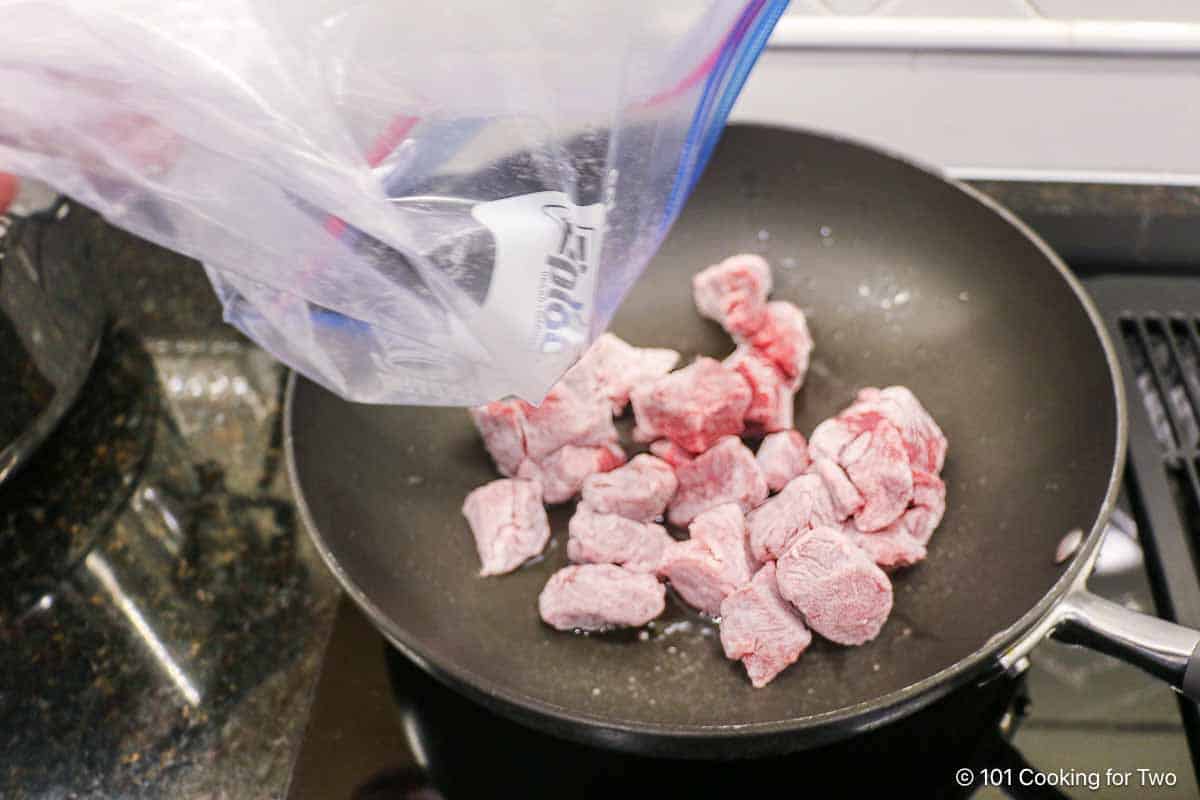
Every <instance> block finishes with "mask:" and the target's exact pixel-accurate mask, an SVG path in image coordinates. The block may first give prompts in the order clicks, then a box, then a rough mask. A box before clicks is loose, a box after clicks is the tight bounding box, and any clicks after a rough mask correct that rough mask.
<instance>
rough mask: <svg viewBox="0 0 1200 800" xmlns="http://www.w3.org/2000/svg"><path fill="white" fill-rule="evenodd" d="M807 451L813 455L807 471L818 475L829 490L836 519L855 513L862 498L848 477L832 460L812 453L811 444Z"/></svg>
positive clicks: (860, 506)
mask: <svg viewBox="0 0 1200 800" xmlns="http://www.w3.org/2000/svg"><path fill="white" fill-rule="evenodd" d="M808 452H809V454H810V455H812V457H813V462H812V466H811V467H809V471H810V472H812V473H814V474H816V475H818V476H820V478H821V480H822V481H824V482H825V488H826V489H827V490H828V491H829V497H830V499H831V500H832V501H833V509H834V511H835V513H836V514H837V518H838V520H843V519H846V518H847V517H849V516H851V515H853V514H855V513H857V512H858V510H859V509H860V508H862V505H863V498H862V495H861V494H859V493H858V489H855V488H854V484H853V483H851V482H850V479H849V478H848V477H846V473H845V471H844V470H842V468H841V467H839V466H838V465H837V464H836V463H834V461H833V460H831V459H828V458H825V457H824V456H819V455H817V454H816V453H814V452H813V449H812V445H811V444H810V445H809V449H808Z"/></svg>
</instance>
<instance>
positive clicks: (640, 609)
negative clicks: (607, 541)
mask: <svg viewBox="0 0 1200 800" xmlns="http://www.w3.org/2000/svg"><path fill="white" fill-rule="evenodd" d="M665 607H666V590H665V589H664V588H663V585H662V584H661V583H659V582H658V581H657V580H656V579H655V577H654V576H653V575H647V574H646V573H643V572H633V571H632V570H628V569H625V568H624V567H618V566H616V565H615V564H578V565H575V566H570V567H563V568H562V569H560V570H559V571H558V572H556V573H554V574H553V575H551V576H550V580H548V581H547V582H546V586H545V588H544V589H542V593H541V594H540V595H539V596H538V613H539V614H541V617H542V621H544V622H545V623H546V624H547V625H550V626H552V627H554V628H558V629H559V630H560V631H570V630H584V631H601V630H607V629H609V628H625V627H637V626H639V625H645V624H646V623H647V622H649V621H650V620H652V619H654V618H655V617H657V616H658V615H659V614H661V613H662V612H663V609H664V608H665Z"/></svg>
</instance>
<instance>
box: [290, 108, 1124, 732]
mask: <svg viewBox="0 0 1200 800" xmlns="http://www.w3.org/2000/svg"><path fill="white" fill-rule="evenodd" d="M730 127H733V128H737V129H759V130H766V131H778V132H785V133H799V134H802V135H807V136H815V137H820V138H824V139H828V140H831V141H834V142H837V143H840V144H845V145H849V146H851V147H856V148H860V149H863V150H867V151H870V152H873V153H876V154H879V155H883V156H885V157H887V158H890V159H892V160H894V161H898V162H900V163H903V164H905V165H907V166H909V167H910V168H912V169H915V170H917V171H919V172H923V173H925V174H927V175H929V176H930V177H932V178H934V179H935V180H939V181H941V182H943V183H946V184H948V185H950V186H953V187H955V188H956V189H958V190H959V191H961V192H963V193H964V194H965V195H967V196H968V197H970V198H971V199H973V200H975V201H976V202H979V203H980V204H982V205H983V206H984V207H986V208H987V209H989V210H990V211H991V212H993V213H994V214H996V215H997V216H999V217H1000V218H1001V219H1002V220H1004V221H1005V222H1007V223H1008V224H1009V225H1010V226H1012V227H1013V228H1014V229H1015V230H1016V231H1017V232H1018V233H1020V234H1021V235H1023V236H1024V237H1025V238H1026V239H1027V240H1029V241H1030V242H1031V243H1032V244H1033V245H1034V246H1035V247H1037V249H1038V250H1039V252H1041V254H1042V255H1043V257H1044V258H1045V259H1046V260H1047V261H1048V262H1049V264H1050V265H1051V266H1052V267H1053V268H1054V269H1055V270H1056V271H1057V273H1058V275H1059V277H1060V278H1061V279H1062V280H1063V281H1064V282H1065V283H1066V284H1067V286H1068V287H1069V288H1070V289H1071V291H1072V292H1073V293H1074V294H1075V296H1076V298H1077V299H1078V300H1079V302H1080V303H1081V304H1082V306H1083V309H1084V312H1085V314H1086V315H1087V317H1088V320H1089V321H1090V322H1091V323H1092V328H1093V331H1094V333H1095V335H1096V337H1097V340H1098V341H1099V344H1100V347H1101V349H1102V351H1103V352H1104V357H1105V360H1106V362H1107V363H1108V368H1109V377H1110V379H1111V384H1112V389H1113V394H1114V400H1115V411H1116V419H1115V420H1114V422H1115V423H1116V441H1115V447H1114V452H1113V457H1112V460H1113V465H1112V469H1111V471H1110V474H1109V480H1108V487H1107V489H1106V491H1105V494H1104V497H1103V500H1102V502H1101V504H1100V507H1099V510H1098V512H1097V516H1096V519H1095V521H1094V522H1093V524H1092V527H1091V530H1090V531H1089V533H1088V535H1087V537H1086V538H1085V540H1084V543H1083V545H1082V546H1081V547H1080V548H1079V550H1078V551H1077V553H1076V554H1075V556H1074V558H1073V559H1072V561H1071V563H1070V564H1069V565H1068V566H1067V567H1066V568H1065V569H1064V570H1063V572H1062V574H1061V575H1059V577H1058V579H1057V580H1056V581H1055V583H1054V585H1053V586H1051V587H1050V589H1049V590H1047V592H1046V593H1045V594H1044V595H1043V596H1042V598H1041V599H1040V600H1039V601H1038V602H1037V603H1036V604H1035V605H1034V606H1032V607H1031V608H1030V609H1029V610H1028V611H1027V612H1025V614H1023V615H1022V616H1021V617H1020V618H1019V619H1017V620H1016V621H1015V622H1014V623H1012V624H1011V625H1009V626H1008V627H1007V628H1004V629H1002V630H1000V631H998V632H996V633H995V634H993V635H992V636H991V637H990V638H989V639H988V640H987V641H986V642H985V643H984V644H983V645H982V646H981V647H980V648H979V649H978V650H976V651H975V652H974V653H972V654H970V655H968V656H966V657H964V658H963V659H961V660H959V661H958V662H956V663H954V664H952V665H950V666H948V667H946V668H944V669H942V670H939V671H938V672H935V673H933V674H932V675H929V676H926V677H925V678H922V679H921V680H919V681H917V682H915V683H912V684H909V685H908V686H905V687H903V688H901V689H897V690H895V691H893V692H889V693H888V694H886V695H882V696H880V697H876V698H874V699H872V700H868V701H864V702H862V703H856V704H854V705H851V706H845V707H843V708H839V709H835V710H832V711H827V712H823V713H820V714H812V715H808V716H803V717H793V718H788V719H777V720H772V721H769V722H751V723H729V724H709V725H701V724H697V725H666V724H659V723H648V722H641V721H635V720H626V719H619V718H613V717H601V716H597V715H594V714H589V713H585V712H581V711H576V710H572V709H569V708H566V707H564V706H561V705H558V704H555V703H550V702H547V701H545V700H543V699H540V698H537V697H533V696H530V695H527V694H524V693H522V692H517V691H513V690H512V689H508V688H505V687H503V686H500V685H499V684H498V683H497V682H496V681H494V680H492V679H490V678H487V677H484V676H481V675H479V674H477V673H476V672H474V671H472V670H469V669H465V668H463V667H461V666H460V665H457V664H454V663H453V662H452V661H448V660H446V659H442V658H440V657H438V656H437V654H436V652H433V653H431V652H428V650H429V648H427V647H425V646H423V645H421V644H420V643H417V642H415V641H411V638H412V637H410V636H409V635H408V634H407V633H406V632H405V631H404V630H403V629H402V628H401V627H400V626H399V625H397V624H395V623H394V621H393V620H392V619H391V618H390V616H389V615H388V614H387V613H385V612H384V611H383V610H382V609H380V608H379V607H378V606H377V605H375V604H374V603H373V602H372V601H371V600H370V598H369V597H367V595H366V593H365V592H363V591H362V589H361V588H360V587H359V586H358V584H357V583H355V581H354V580H353V579H352V578H351V576H350V575H349V574H348V573H347V572H346V571H345V570H344V569H343V568H342V566H341V564H340V563H339V562H338V560H337V557H336V556H335V555H334V554H333V552H332V551H331V550H330V548H329V546H328V544H327V542H326V541H325V538H324V536H323V534H322V533H321V531H320V529H319V528H318V527H317V526H316V524H315V522H314V520H313V518H312V515H311V512H310V510H309V508H308V503H307V501H306V499H305V497H304V493H303V491H302V488H301V484H300V479H299V473H298V470H297V468H296V459H295V446H294V435H293V432H294V424H293V412H294V405H295V403H294V398H295V394H296V388H297V385H298V382H299V375H298V373H297V372H296V371H295V370H292V371H291V373H290V375H289V378H288V385H287V389H286V394H285V398H284V418H283V425H284V437H283V438H284V454H285V463H286V466H287V472H288V479H289V481H290V482H291V485H292V490H293V494H294V496H295V500H296V506H297V509H298V511H299V514H300V518H301V521H302V522H303V523H304V527H305V528H306V529H307V531H308V534H309V536H310V538H311V539H312V541H313V544H314V545H315V546H316V549H317V552H318V553H319V554H320V555H321V558H322V560H323V561H324V562H325V564H326V566H327V567H328V568H329V569H330V571H331V572H332V573H333V574H334V576H335V577H336V578H337V580H338V582H339V583H340V584H341V586H342V588H343V590H344V591H345V592H346V593H347V594H348V595H349V596H350V597H351V599H353V600H354V602H355V603H356V604H357V605H358V606H359V607H360V608H361V609H362V610H363V611H364V612H365V613H366V614H367V616H368V618H369V619H370V620H371V621H372V623H373V624H374V625H375V626H376V628H378V629H379V630H380V632H381V633H383V635H384V636H385V637H386V638H387V640H388V641H389V642H390V643H391V644H392V645H393V646H395V647H397V648H398V649H399V650H401V652H402V653H403V654H404V655H405V656H406V657H408V658H409V659H411V660H412V661H413V662H414V663H416V664H417V665H418V666H419V667H421V668H422V669H423V670H425V671H426V672H428V673H429V674H431V675H433V676H434V677H436V678H438V679H439V680H442V681H443V682H447V683H450V684H452V685H453V686H454V688H456V689H459V690H465V691H466V693H467V694H469V695H470V696H471V697H473V698H474V699H476V700H480V701H483V702H485V703H486V704H487V705H489V706H492V707H494V708H497V709H499V710H501V711H502V712H504V713H508V714H509V715H510V716H517V717H518V718H521V719H529V718H542V719H547V718H548V719H549V720H550V721H552V722H554V723H555V728H556V729H557V730H559V731H562V730H563V729H564V728H565V729H568V730H569V729H570V728H571V727H573V726H587V728H589V729H590V731H589V736H588V737H586V739H585V740H587V741H592V742H599V743H603V744H605V745H608V746H613V747H620V746H621V741H622V739H623V738H624V737H649V738H654V739H658V740H662V741H668V740H682V741H687V740H693V741H695V740H709V739H714V738H720V739H724V740H732V739H739V740H741V739H755V738H763V737H769V736H778V735H780V734H797V733H806V732H814V731H818V730H823V729H829V730H831V731H832V730H833V729H835V728H837V733H832V734H831V735H829V736H826V737H821V738H820V741H830V740H833V739H837V738H842V737H843V736H847V735H851V734H855V733H860V732H864V731H866V730H869V729H872V728H875V727H878V726H880V725H883V724H886V723H887V722H889V721H892V720H894V719H897V718H899V717H902V716H905V715H906V714H907V713H909V712H911V711H913V710H916V708H917V707H919V706H923V705H926V704H928V703H930V702H933V701H934V700H936V699H937V698H939V697H941V696H943V695H945V694H947V693H948V692H950V691H952V690H953V689H955V688H957V687H959V686H961V685H962V684H964V683H966V682H967V681H968V680H970V679H971V678H972V677H973V676H975V675H978V674H980V673H981V672H983V671H985V670H986V669H987V668H988V667H989V666H992V667H995V668H997V669H998V668H1000V666H1001V662H1000V659H999V658H998V656H999V655H1000V654H1001V653H1002V652H1003V651H1006V650H1008V649H1011V648H1013V647H1014V646H1016V645H1018V644H1020V643H1026V644H1028V642H1027V641H1026V640H1027V638H1028V637H1029V636H1030V635H1031V632H1032V635H1033V636H1037V637H1040V636H1041V635H1042V632H1041V631H1040V627H1039V623H1040V622H1041V621H1042V620H1044V619H1045V618H1046V617H1047V616H1048V615H1049V614H1050V613H1051V611H1052V609H1053V607H1054V606H1055V605H1056V604H1057V603H1058V601H1059V600H1060V599H1061V598H1062V597H1063V596H1064V595H1065V594H1066V593H1067V591H1069V590H1070V589H1071V587H1072V586H1073V585H1074V584H1075V583H1076V581H1077V580H1082V579H1084V578H1086V570H1088V569H1089V568H1090V566H1091V564H1092V562H1093V561H1094V558H1093V555H1094V553H1095V551H1096V550H1097V548H1098V547H1099V545H1100V541H1101V539H1102V533H1103V530H1104V528H1105V525H1106V523H1107V521H1108V518H1109V516H1110V514H1111V513H1112V510H1113V508H1114V507H1115V506H1116V502H1117V496H1118V494H1119V493H1120V487H1121V479H1122V475H1123V473H1124V467H1125V452H1126V447H1127V441H1128V415H1127V409H1126V396H1125V388H1124V382H1123V379H1122V375H1121V371H1120V370H1121V368H1120V362H1119V360H1118V357H1117V352H1116V347H1115V345H1114V344H1113V342H1112V338H1111V337H1110V336H1109V334H1108V331H1107V328H1106V327H1105V323H1104V320H1103V318H1102V317H1101V315H1100V312H1099V311H1098V309H1097V308H1096V307H1095V304H1094V303H1093V301H1092V299H1091V297H1090V296H1089V295H1088V294H1087V291H1086V289H1084V287H1083V284H1082V283H1081V282H1080V281H1079V279H1078V278H1077V277H1076V276H1075V275H1074V274H1072V273H1071V271H1070V270H1069V269H1068V268H1067V266H1066V264H1065V263H1064V262H1063V261H1062V259H1061V258H1060V257H1059V255H1058V254H1057V253H1055V252H1054V251H1053V250H1052V249H1051V248H1050V247H1049V245H1047V244H1046V243H1045V242H1044V241H1043V240H1042V239H1041V237H1040V236H1038V235H1037V233H1035V232H1034V231H1033V230H1032V229H1031V228H1030V227H1029V226H1028V225H1026V224H1025V223H1024V222H1023V221H1022V220H1021V219H1019V218H1018V217H1017V216H1016V215H1015V214H1014V213H1013V212H1012V211H1010V210H1009V209H1007V208H1005V207H1004V206H1003V205H1001V204H1000V203H999V202H997V201H996V200H995V199H993V198H991V197H989V196H987V195H985V194H983V193H982V192H980V191H979V190H977V189H975V188H973V187H971V186H968V185H967V184H965V183H963V182H961V181H959V180H956V179H954V178H951V177H949V176H947V175H946V174H945V172H944V170H942V169H940V168H937V167H933V166H931V165H927V164H924V163H922V162H920V161H919V160H916V159H913V158H911V157H909V156H905V155H899V154H897V153H895V152H893V151H891V150H889V149H887V148H885V147H880V146H878V145H876V144H868V143H865V142H862V141H859V140H856V139H853V138H851V137H845V136H841V135H837V134H831V133H828V132H824V131H817V130H813V129H806V128H799V127H791V126H780V125H757V124H736V125H732V126H730ZM574 738H577V739H578V738H584V737H574ZM813 743H814V744H815V743H817V741H816V737H814V742H813ZM772 749H776V750H788V749H791V750H795V749H801V746H793V747H790V748H788V747H785V748H772Z"/></svg>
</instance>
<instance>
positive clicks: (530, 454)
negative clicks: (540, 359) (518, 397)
mask: <svg viewBox="0 0 1200 800" xmlns="http://www.w3.org/2000/svg"><path fill="white" fill-rule="evenodd" d="M521 407H522V410H523V411H524V413H525V421H524V424H523V426H522V430H523V431H524V434H525V457H526V458H530V459H533V460H534V461H537V462H541V461H542V460H543V459H544V458H545V457H546V456H548V455H550V454H551V453H553V452H554V451H555V450H558V449H559V448H560V447H563V446H565V445H568V444H572V445H576V446H579V447H584V446H587V445H603V444H608V443H609V442H615V441H617V429H616V427H615V426H614V425H613V421H612V404H611V403H610V402H609V400H608V398H607V397H606V396H605V395H604V393H603V392H602V391H600V387H599V385H598V383H597V382H596V379H595V377H594V376H592V375H590V374H589V373H587V372H586V371H569V372H568V373H567V374H566V375H565V376H564V377H563V379H562V380H560V381H559V382H558V383H556V384H554V387H553V388H551V389H550V393H549V394H547V395H546V397H545V399H544V400H542V404H541V405H540V406H537V407H536V408H535V407H534V406H532V405H530V404H529V403H525V402H524V401H521Z"/></svg>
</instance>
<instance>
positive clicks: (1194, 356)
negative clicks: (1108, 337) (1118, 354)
mask: <svg viewBox="0 0 1200 800" xmlns="http://www.w3.org/2000/svg"><path fill="white" fill-rule="evenodd" d="M1120 330H1121V334H1122V338H1123V339H1124V343H1125V347H1126V352H1127V354H1128V358H1129V364H1130V366H1131V368H1132V370H1133V378H1134V383H1135V385H1136V387H1137V390H1138V395H1139V396H1140V399H1141V403H1142V409H1143V410H1144V412H1145V414H1146V419H1147V421H1148V423H1149V425H1150V429H1151V430H1152V431H1153V433H1154V438H1155V440H1157V442H1158V444H1159V446H1160V447H1161V448H1162V453H1163V467H1164V469H1165V474H1166V478H1167V481H1168V483H1169V487H1170V490H1171V496H1172V498H1173V499H1174V501H1175V503H1174V505H1175V506H1176V507H1177V508H1178V509H1179V511H1180V517H1181V521H1182V523H1183V524H1184V526H1185V527H1186V528H1187V529H1188V532H1189V534H1190V538H1191V540H1192V542H1193V544H1196V543H1200V463H1198V456H1200V452H1198V446H1200V425H1198V424H1197V420H1198V419H1200V318H1197V317H1196V316H1189V315H1185V314H1172V315H1163V314H1145V315H1141V316H1134V315H1132V314H1123V315H1122V316H1121V318H1120ZM1135 402H1136V400H1135Z"/></svg>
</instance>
